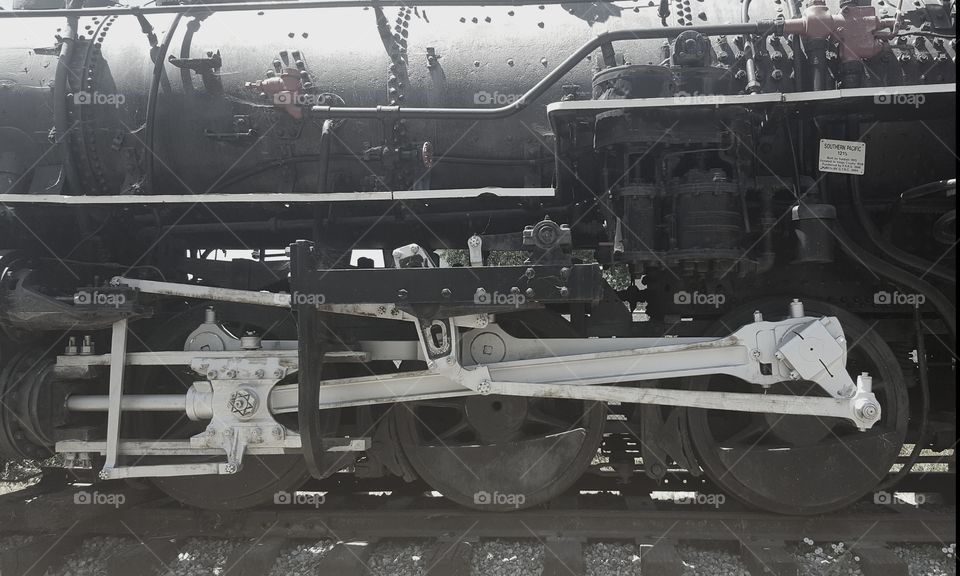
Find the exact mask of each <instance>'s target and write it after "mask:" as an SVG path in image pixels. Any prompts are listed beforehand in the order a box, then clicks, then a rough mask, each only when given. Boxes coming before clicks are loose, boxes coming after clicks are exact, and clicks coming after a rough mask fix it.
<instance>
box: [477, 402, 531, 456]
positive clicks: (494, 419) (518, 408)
mask: <svg viewBox="0 0 960 576" xmlns="http://www.w3.org/2000/svg"><path fill="white" fill-rule="evenodd" d="M464 411H465V415H466V419H467V422H468V423H469V424H470V426H471V427H472V428H473V429H474V431H476V433H477V435H478V436H479V437H480V441H481V443H483V444H497V443H501V442H509V441H511V440H514V439H516V438H517V437H518V435H519V434H520V429H521V428H522V427H523V424H524V422H526V420H527V399H526V398H523V397H519V396H496V395H495V396H472V397H470V398H469V399H467V401H466V406H465V408H464Z"/></svg>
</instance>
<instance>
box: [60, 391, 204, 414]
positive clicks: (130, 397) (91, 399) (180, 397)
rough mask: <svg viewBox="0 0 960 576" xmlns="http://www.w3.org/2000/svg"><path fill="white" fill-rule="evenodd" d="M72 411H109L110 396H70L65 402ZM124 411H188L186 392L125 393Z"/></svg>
mask: <svg viewBox="0 0 960 576" xmlns="http://www.w3.org/2000/svg"><path fill="white" fill-rule="evenodd" d="M65 405H66V408H67V410H69V411H71V412H107V411H108V410H109V409H110V397H109V396H69V397H67V401H66V403H65ZM120 410H122V411H124V412H186V410H187V395H186V394H125V395H124V396H123V397H122V398H121V399H120Z"/></svg>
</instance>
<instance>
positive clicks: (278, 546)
mask: <svg viewBox="0 0 960 576" xmlns="http://www.w3.org/2000/svg"><path fill="white" fill-rule="evenodd" d="M287 542H288V540H287V539H286V538H271V537H267V538H262V539H260V540H256V541H253V542H248V543H244V544H241V545H240V546H238V547H236V548H235V549H234V550H233V552H232V553H231V554H230V556H229V557H228V558H227V561H226V563H225V566H226V571H225V572H224V573H223V574H224V576H262V575H263V574H269V573H270V570H271V569H272V568H273V565H274V563H275V562H276V561H277V558H278V557H279V556H280V552H282V551H283V548H284V546H285V545H286V544H287Z"/></svg>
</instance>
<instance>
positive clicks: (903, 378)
mask: <svg viewBox="0 0 960 576" xmlns="http://www.w3.org/2000/svg"><path fill="white" fill-rule="evenodd" d="M893 4H895V3H891V2H886V3H885V2H871V1H870V0H841V1H839V2H834V1H824V0H810V1H808V2H806V3H805V4H804V5H803V6H801V5H799V4H798V3H797V2H795V1H794V0H785V1H783V2H780V1H779V0H777V1H776V2H774V1H767V0H756V1H754V2H750V1H749V0H745V1H742V2H735V1H723V2H720V1H716V2H705V1H703V0H682V1H680V0H678V1H673V0H671V1H666V0H664V1H662V2H649V3H647V2H636V1H628V0H622V1H603V0H598V1H593V2H588V1H579V0H568V1H565V2H556V1H546V2H543V1H541V2H537V3H528V2H524V1H522V0H514V1H509V2H508V1H500V0H486V1H484V2H482V5H481V3H480V2H472V1H467V2H454V1H451V0H420V1H418V2H416V3H412V4H410V5H407V4H394V3H387V2H378V1H376V0H294V1H289V2H274V1H251V2H230V3H202V2H188V3H177V2H169V1H167V2H162V1H161V2H152V3H146V4H144V5H142V6H121V5H113V4H106V3H104V2H101V1H98V0H93V1H90V2H84V1H83V0H67V2H66V4H65V5H61V4H59V3H51V2H47V1H45V0H23V2H21V3H19V4H18V5H17V6H16V7H14V9H12V10H0V459H8V460H14V459H34V460H42V459H46V458H50V457H51V456H59V457H60V458H61V462H62V465H63V466H65V467H66V468H69V469H71V470H73V471H74V472H75V473H77V474H81V475H82V474H84V473H89V474H91V475H92V476H95V477H96V478H99V479H103V480H109V479H125V478H148V479H150V480H151V481H152V482H153V483H155V484H156V485H157V486H158V487H159V488H160V489H161V490H163V491H165V492H167V493H168V494H170V495H171V496H173V497H174V498H175V499H177V500H179V501H181V502H184V503H186V504H189V505H193V506H201V507H212V508H228V509H238V508H246V507H251V506H256V505H259V504H263V503H269V502H272V501H274V499H275V498H276V495H277V494H279V493H289V492H294V491H296V490H297V489H298V488H299V487H301V486H303V485H304V483H305V482H307V481H308V480H309V479H310V478H311V477H312V478H314V479H320V480H322V479H329V478H332V477H337V476H346V477H350V478H353V479H355V480H356V479H368V478H372V479H383V478H391V477H392V478H397V479H402V480H403V481H406V482H413V481H419V482H422V483H425V484H426V485H427V486H429V487H431V488H432V489H433V490H435V491H437V492H439V493H440V494H442V495H443V496H445V497H446V498H449V499H450V500H453V501H455V502H457V503H460V504H463V505H465V506H469V507H475V508H480V509H483V510H503V511H508V510H514V509H517V508H521V507H531V506H538V505H542V504H545V503H547V502H549V501H551V500H553V499H554V498H556V497H558V496H560V495H561V494H563V493H564V492H566V491H568V490H570V489H571V488H572V487H574V486H575V485H576V484H577V483H578V482H579V481H581V480H582V479H583V478H588V477H590V478H608V479H612V480H614V481H615V482H616V483H628V482H630V481H631V480H637V479H639V478H641V477H647V478H649V479H652V480H654V481H657V482H661V481H664V480H665V479H667V478H668V477H672V476H673V475H676V474H678V473H682V474H685V475H688V476H692V477H700V476H705V477H706V478H707V479H708V480H709V481H710V482H711V483H712V484H713V485H715V486H717V487H718V488H719V489H720V490H723V491H724V492H725V493H726V494H729V495H730V496H733V497H735V498H737V499H738V500H740V501H742V502H744V503H746V504H748V505H750V506H753V507H756V508H760V509H764V510H770V511H775V512H779V513H785V514H817V513H824V512H828V511H832V510H836V509H839V508H842V507H845V506H848V505H849V504H851V503H853V502H855V501H857V500H859V499H860V498H862V497H863V496H864V495H865V494H868V493H870V492H871V491H874V490H877V489H879V488H880V487H887V486H893V485H895V484H896V483H897V482H898V481H900V480H901V479H903V478H904V477H905V476H906V475H907V474H908V473H909V471H910V469H911V466H912V464H913V463H914V462H916V459H917V458H918V457H919V454H920V451H921V450H923V449H927V448H932V449H937V450H943V449H948V448H952V446H953V445H954V442H955V436H956V430H955V416H956V414H955V410H954V408H953V406H954V404H955V402H954V401H955V373H954V370H955V367H954V364H953V360H954V359H955V338H956V310H955V297H954V293H955V284H956V272H955V246H956V230H955V218H956V209H955V202H956V197H955V190H956V181H955V179H954V178H955V169H956V165H955V160H956V150H955V128H956V120H955V103H956V102H955V100H956V97H955V94H956V87H955V70H956V64H955V58H956V40H955V18H956V13H955V5H954V4H953V3H950V2H930V3H926V4H922V3H919V2H917V3H906V5H904V3H901V6H899V7H898V6H895V5H893ZM905 444H912V445H913V447H912V448H911V449H909V450H908V451H904V448H903V447H904V445H905Z"/></svg>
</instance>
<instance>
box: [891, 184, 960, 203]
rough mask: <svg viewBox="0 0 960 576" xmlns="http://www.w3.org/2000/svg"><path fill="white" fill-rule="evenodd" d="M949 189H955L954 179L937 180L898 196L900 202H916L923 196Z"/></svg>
mask: <svg viewBox="0 0 960 576" xmlns="http://www.w3.org/2000/svg"><path fill="white" fill-rule="evenodd" d="M951 189H953V190H956V189H957V179H956V178H951V179H950V180H938V181H936V182H929V183H927V184H921V185H920V186H915V187H913V188H911V189H909V190H907V191H905V192H904V193H903V194H900V201H901V202H909V201H911V200H916V199H917V198H922V197H924V196H929V195H931V194H936V193H937V192H942V191H945V190H951Z"/></svg>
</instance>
